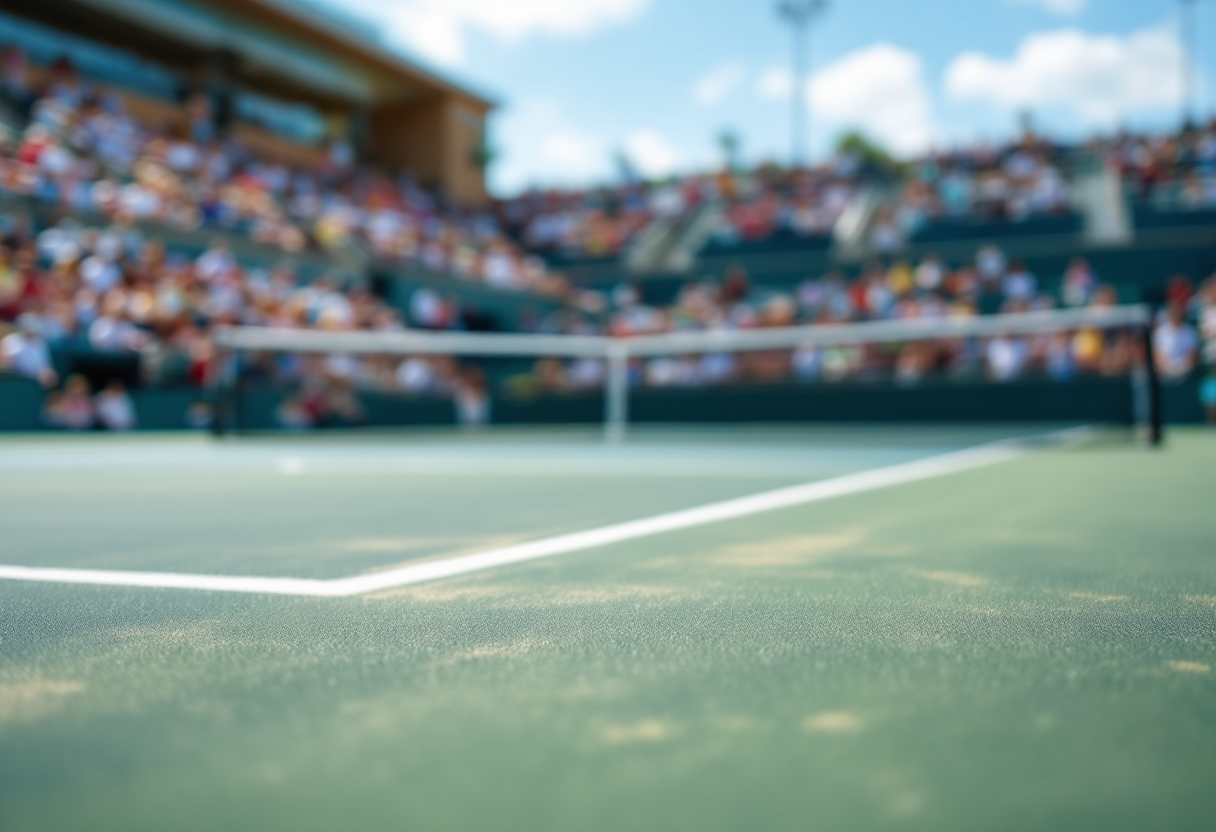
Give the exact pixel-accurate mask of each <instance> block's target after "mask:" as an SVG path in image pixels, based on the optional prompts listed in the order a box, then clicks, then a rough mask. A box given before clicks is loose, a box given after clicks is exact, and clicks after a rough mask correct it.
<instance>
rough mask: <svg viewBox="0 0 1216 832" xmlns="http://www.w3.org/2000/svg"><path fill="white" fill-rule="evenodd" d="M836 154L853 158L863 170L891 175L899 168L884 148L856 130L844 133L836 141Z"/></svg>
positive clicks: (897, 163)
mask: <svg viewBox="0 0 1216 832" xmlns="http://www.w3.org/2000/svg"><path fill="white" fill-rule="evenodd" d="M836 153H837V154H838V155H842V156H843V155H851V156H855V157H856V158H857V160H858V161H859V162H860V163H861V167H862V168H863V169H865V170H872V171H882V172H885V173H891V172H894V171H896V170H898V168H899V162H897V161H896V160H895V158H894V157H893V156H892V155H891V154H890V153H889V152H887V149H886V148H884V147H883V146H882V145H879V144H876V143H875V142H873V141H871V140H870V138H869V137H868V136H866V135H865V134H864V133H862V132H860V131H858V130H853V131H851V132H848V133H845V134H844V135H843V136H841V137H840V138H839V139H838V140H837V141H836Z"/></svg>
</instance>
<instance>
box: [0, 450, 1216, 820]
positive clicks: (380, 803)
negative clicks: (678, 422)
mask: <svg viewBox="0 0 1216 832" xmlns="http://www.w3.org/2000/svg"><path fill="white" fill-rule="evenodd" d="M1028 432H1030V431H1026V430H1022V431H1017V430H1013V429H1001V428H968V429H963V428H936V429H933V428H916V429H911V428H909V429H905V430H898V431H893V430H891V429H889V428H888V429H882V430H876V429H871V430H867V429H862V428H821V429H816V430H810V429H792V428H790V429H769V430H735V431H715V430H704V431H694V432H688V431H675V430H668V431H658V430H655V431H649V432H641V433H638V434H636V435H635V436H633V437H632V438H631V439H630V440H629V442H627V443H626V444H624V445H622V446H618V447H610V446H604V445H603V444H601V443H600V442H599V441H598V439H597V438H596V437H595V436H594V435H592V434H590V433H584V432H579V431H566V432H563V431H544V432H541V431H536V432H528V431H515V432H508V433H490V434H487V435H470V436H461V435H456V434H450V433H410V434H404V435H384V436H361V437H342V438H320V437H297V438H292V439H286V438H283V439H280V438H275V439H257V440H254V439H242V440H232V441H227V442H223V443H219V444H212V443H211V442H209V441H207V440H203V439H199V438H177V437H168V438H165V437H161V438H153V437H129V438H113V437H83V438H68V437H61V438H57V439H47V438H30V437H25V438H12V439H8V440H4V441H3V442H0V529H2V537H0V564H3V565H5V566H7V567H32V568H36V569H44V570H63V571H64V574H74V570H93V571H100V572H112V571H113V570H123V571H129V572H132V573H137V574H142V573H145V572H153V573H171V574H178V573H180V574H183V575H196V574H203V575H221V576H229V577H231V578H233V579H234V580H240V579H245V578H259V577H265V578H271V579H282V580H285V581H290V579H305V583H307V585H308V586H325V585H328V584H324V583H322V582H330V581H335V580H340V579H345V578H349V577H352V576H361V575H376V574H380V573H387V572H392V570H401V569H409V568H411V567H412V566H424V565H426V564H437V563H445V562H447V561H448V560H449V559H452V558H460V557H463V556H465V555H467V554H469V553H478V552H484V551H487V550H501V549H503V548H504V547H512V546H515V545H516V544H519V543H523V542H526V541H531V540H535V539H538V538H549V537H552V536H556V535H567V534H570V533H574V532H581V531H587V530H592V529H599V528H602V527H605V526H610V525H612V524H619V523H623V522H626V521H631V520H638V519H641V518H646V517H650V516H653V515H660V514H665V513H669V512H676V511H680V510H683V509H690V508H696V507H700V506H706V505H709V504H714V503H719V502H721V501H728V500H735V499H736V498H742V497H748V496H749V495H756V494H761V493H765V492H771V491H773V490H775V489H782V488H786V487H789V486H794V485H799V484H803V483H808V482H813V481H821V482H826V483H831V482H835V481H837V480H838V479H839V478H847V477H849V476H850V475H854V474H858V473H859V472H868V471H875V470H878V469H887V468H889V467H891V466H901V465H906V464H908V463H916V462H917V461H918V460H934V459H938V458H942V456H943V455H945V454H950V453H952V452H955V451H960V450H962V449H966V448H971V447H975V446H979V445H984V444H985V443H990V442H993V441H995V440H1000V439H1007V438H1009V437H1013V436H1017V435H1019V434H1025V433H1028ZM1024 450H1025V452H1023V453H1019V454H1018V455H1016V456H1013V458H1010V459H1007V460H1004V461H998V462H994V463H993V464H985V465H982V466H978V467H974V468H971V469H969V470H960V471H957V472H954V473H945V474H942V475H940V476H932V477H927V478H924V479H920V480H918V481H913V482H904V483H902V484H893V485H889V486H887V487H880V488H873V489H871V490H860V491H858V493H850V494H844V495H842V496H837V497H833V498H831V499H822V500H817V501H813V502H812V501H808V502H805V503H802V504H797V505H790V506H787V507H784V508H778V509H776V510H771V511H764V512H759V513H752V514H749V515H746V516H740V517H736V518H735V519H728V520H724V521H720V522H714V523H705V524H692V525H689V526H688V527H685V528H681V529H677V530H674V531H668V532H665V533H661V534H651V535H648V536H637V537H635V538H633V539H629V540H623V541H620V542H615V543H609V544H607V545H602V546H586V547H583V548H581V549H578V550H577V551H570V552H568V553H566V554H561V555H559V556H553V557H546V558H543V559H536V560H528V561H526V562H518V563H512V564H508V565H503V566H500V567H498V568H490V569H482V570H480V571H475V572H470V573H468V574H462V575H457V576H455V577H449V578H444V579H440V580H435V581H431V582H427V583H418V584H411V585H404V586H398V587H395V588H389V589H385V590H382V591H376V592H369V593H365V594H359V595H353V596H351V597H309V596H307V595H306V594H301V595H291V594H287V595H268V594H259V593H256V592H220V591H206V590H199V589H190V588H185V589H169V588H156V587H146V586H129V585H114V586H108V585H94V584H89V583H84V584H74V583H64V582H61V581H57V580H36V581H26V580H6V579H0V829H2V830H4V832H20V831H21V830H85V829H88V830H124V832H130V830H167V829H173V830H193V829H198V830H214V829H259V830H261V829H265V830H381V829H384V830H465V829H495V830H498V829H504V830H505V829H510V830H515V829H518V830H617V829H654V830H744V829H746V830H875V829H908V830H967V831H968V832H972V831H973V830H1031V829H1035V830H1039V829H1061V830H1088V829H1092V830H1123V829H1126V830H1148V829H1152V830H1199V829H1213V828H1216V433H1213V432H1210V431H1202V430H1189V431H1188V430H1175V431H1173V432H1171V434H1170V435H1169V437H1168V441H1167V445H1166V447H1165V448H1164V449H1162V450H1160V451H1153V450H1149V449H1147V448H1145V447H1143V446H1141V445H1138V444H1135V443H1133V442H1132V441H1130V440H1129V439H1128V438H1127V437H1126V436H1121V435H1115V434H1102V433H1098V434H1096V435H1094V436H1093V437H1091V438H1090V439H1089V440H1087V441H1080V442H1072V443H1069V444H1061V445H1052V446H1045V447H1041V446H1027V447H1025V449H1024ZM48 574H50V573H48ZM56 574H59V573H56ZM82 574H83V573H82ZM88 574H93V573H92V572H90V573H88Z"/></svg>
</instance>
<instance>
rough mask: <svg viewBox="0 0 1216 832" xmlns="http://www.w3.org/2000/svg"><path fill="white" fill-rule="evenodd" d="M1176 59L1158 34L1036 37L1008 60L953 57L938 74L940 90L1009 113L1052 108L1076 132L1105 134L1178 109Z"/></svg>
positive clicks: (1171, 42) (1172, 41)
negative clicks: (1132, 120) (942, 82)
mask: <svg viewBox="0 0 1216 832" xmlns="http://www.w3.org/2000/svg"><path fill="white" fill-rule="evenodd" d="M1182 54H1183V53H1182V49H1181V47H1180V46H1179V44H1178V40H1177V38H1176V37H1175V36H1174V35H1173V34H1172V33H1171V32H1169V31H1167V30H1165V29H1145V30H1142V31H1139V32H1134V33H1132V34H1130V35H1127V36H1125V37H1118V36H1114V35H1090V34H1087V33H1085V32H1081V31H1077V30H1072V29H1067V30H1061V31H1056V32H1043V33H1040V34H1036V35H1031V36H1030V37H1028V38H1026V39H1025V40H1024V41H1022V43H1021V44H1020V45H1019V46H1018V49H1017V52H1016V53H1015V54H1014V55H1013V57H1012V58H1009V59H1002V58H994V57H991V56H989V55H984V54H981V53H978V52H967V53H964V54H962V55H959V56H958V57H957V58H955V59H954V61H953V62H952V63H951V64H950V67H949V68H948V69H947V71H946V92H947V94H948V95H949V96H950V97H951V98H952V99H954V100H956V101H960V102H967V101H979V102H990V103H992V104H995V105H997V106H998V107H1001V108H1003V109H1006V110H1010V111H1014V110H1024V109H1030V110H1060V111H1064V112H1067V113H1069V114H1071V115H1072V116H1073V117H1074V118H1076V119H1077V120H1078V121H1079V122H1080V125H1081V126H1084V127H1108V128H1109V127H1114V126H1116V125H1117V124H1118V123H1119V122H1120V121H1121V120H1122V119H1124V118H1126V117H1128V116H1135V115H1141V114H1146V113H1152V112H1160V111H1163V110H1166V109H1167V108H1173V107H1176V106H1177V105H1178V102H1179V101H1180V100H1181V97H1182V82H1181V78H1180V74H1181V73H1180V67H1181V62H1182Z"/></svg>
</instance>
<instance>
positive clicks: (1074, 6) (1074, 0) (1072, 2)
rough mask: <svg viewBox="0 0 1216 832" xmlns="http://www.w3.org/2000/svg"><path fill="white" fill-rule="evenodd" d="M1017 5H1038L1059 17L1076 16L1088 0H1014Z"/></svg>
mask: <svg viewBox="0 0 1216 832" xmlns="http://www.w3.org/2000/svg"><path fill="white" fill-rule="evenodd" d="M1014 2H1016V3H1017V4H1018V5H1019V6H1039V7H1040V8H1043V9H1045V10H1046V11H1049V12H1051V13H1052V14H1054V15H1059V16H1060V17H1076V16H1077V15H1079V14H1081V12H1083V11H1085V7H1086V5H1088V0H1014Z"/></svg>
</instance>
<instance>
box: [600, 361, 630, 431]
mask: <svg viewBox="0 0 1216 832" xmlns="http://www.w3.org/2000/svg"><path fill="white" fill-rule="evenodd" d="M607 357H608V367H607V376H606V378H605V389H604V440H605V441H606V442H609V443H616V442H622V441H624V439H625V428H626V426H627V425H628V423H629V350H628V349H627V348H626V347H625V345H624V344H612V345H611V346H609V348H608V356H607Z"/></svg>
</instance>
